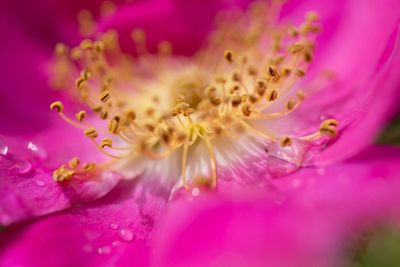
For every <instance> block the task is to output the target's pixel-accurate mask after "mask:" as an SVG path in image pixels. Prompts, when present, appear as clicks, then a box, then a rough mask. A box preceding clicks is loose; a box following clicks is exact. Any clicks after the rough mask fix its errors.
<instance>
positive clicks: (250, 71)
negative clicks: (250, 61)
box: [248, 66, 258, 76]
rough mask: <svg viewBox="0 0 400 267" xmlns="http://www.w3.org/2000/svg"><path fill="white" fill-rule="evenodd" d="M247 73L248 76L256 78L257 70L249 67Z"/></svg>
mask: <svg viewBox="0 0 400 267" xmlns="http://www.w3.org/2000/svg"><path fill="white" fill-rule="evenodd" d="M248 73H249V75H250V76H257V74H258V70H257V68H256V67H255V66H250V67H249V69H248Z"/></svg>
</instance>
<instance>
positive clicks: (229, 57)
mask: <svg viewBox="0 0 400 267" xmlns="http://www.w3.org/2000/svg"><path fill="white" fill-rule="evenodd" d="M224 58H225V60H226V61H228V62H229V63H233V60H234V59H233V52H232V51H231V50H225V52H224Z"/></svg>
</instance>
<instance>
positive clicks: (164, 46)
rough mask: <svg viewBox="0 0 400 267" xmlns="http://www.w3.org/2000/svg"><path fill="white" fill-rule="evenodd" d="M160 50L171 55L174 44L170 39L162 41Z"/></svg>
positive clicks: (159, 46)
mask: <svg viewBox="0 0 400 267" xmlns="http://www.w3.org/2000/svg"><path fill="white" fill-rule="evenodd" d="M158 51H159V52H160V53H161V54H165V55H169V54H171V53H172V44H171V43H170V42H168V41H162V42H161V43H159V44H158Z"/></svg>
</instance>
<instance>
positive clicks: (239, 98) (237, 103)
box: [231, 95, 242, 107]
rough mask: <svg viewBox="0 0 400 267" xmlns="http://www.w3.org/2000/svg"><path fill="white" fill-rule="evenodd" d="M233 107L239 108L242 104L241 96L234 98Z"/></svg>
mask: <svg viewBox="0 0 400 267" xmlns="http://www.w3.org/2000/svg"><path fill="white" fill-rule="evenodd" d="M231 103H232V107H237V106H239V105H240V104H241V103H242V98H241V97H240V96H239V95H234V96H232V100H231Z"/></svg>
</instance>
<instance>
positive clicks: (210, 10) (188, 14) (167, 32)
mask: <svg viewBox="0 0 400 267" xmlns="http://www.w3.org/2000/svg"><path fill="white" fill-rule="evenodd" d="M221 7H222V3H221V1H207V4H204V2H203V1H194V2H193V3H192V2H190V5H189V4H188V2H186V1H162V0H158V1H147V2H146V1H143V2H139V3H138V4H135V5H128V6H124V7H121V8H120V9H118V11H117V12H116V14H115V15H113V16H112V17H111V18H110V19H107V20H105V21H104V22H103V23H102V24H101V25H100V30H101V31H104V30H107V29H116V30H117V31H118V32H119V34H120V42H121V45H122V47H123V49H124V50H126V51H130V52H132V51H134V50H133V49H134V48H135V46H134V44H133V42H132V40H131V38H130V32H131V31H132V29H134V28H141V29H143V30H144V31H145V32H146V33H147V35H148V36H147V43H148V46H149V49H150V50H151V51H155V50H156V48H157V44H158V43H159V42H161V41H169V42H171V43H172V45H173V50H174V52H175V53H177V54H192V53H194V52H195V51H196V49H198V48H199V47H200V46H201V45H202V44H203V43H204V41H205V38H206V37H207V34H208V33H209V31H210V30H211V27H212V26H213V23H214V16H215V14H216V12H217V11H218V10H219V9H220V8H221Z"/></svg>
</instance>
